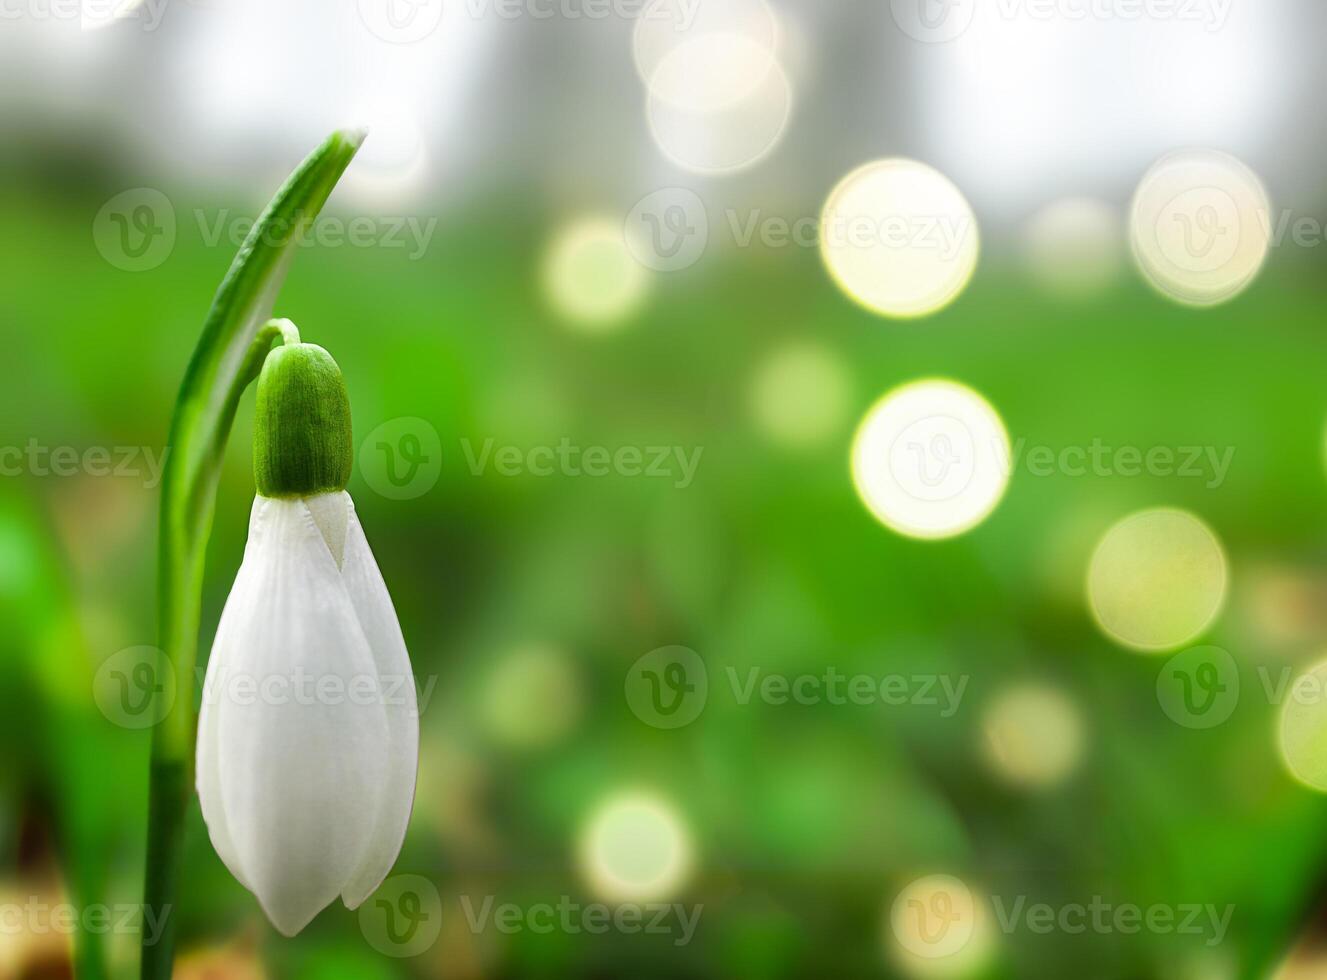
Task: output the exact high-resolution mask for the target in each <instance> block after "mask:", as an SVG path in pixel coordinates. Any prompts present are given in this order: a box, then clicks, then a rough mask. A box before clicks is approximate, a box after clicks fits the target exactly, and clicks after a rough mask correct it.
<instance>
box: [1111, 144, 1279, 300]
mask: <svg viewBox="0 0 1327 980" xmlns="http://www.w3.org/2000/svg"><path fill="white" fill-rule="evenodd" d="M1271 229H1272V204H1271V201H1270V199H1269V198H1268V196H1267V191H1266V189H1265V188H1264V187H1263V184H1262V181H1261V180H1259V178H1258V175H1257V174H1255V173H1254V172H1253V171H1252V170H1250V169H1249V168H1248V167H1247V166H1246V165H1245V164H1243V163H1241V162H1240V161H1239V160H1237V159H1235V158H1234V157H1232V156H1230V155H1229V154H1226V153H1220V152H1218V151H1216V150H1181V151H1179V152H1176V153H1171V154H1169V155H1167V156H1165V157H1163V158H1162V159H1161V160H1159V161H1157V162H1156V163H1155V164H1154V165H1153V166H1152V168H1151V169H1150V170H1149V171H1148V172H1147V174H1146V175H1145V176H1144V177H1143V179H1142V182H1141V183H1140V184H1139V185H1138V191H1137V193H1136V194H1135V195H1134V199H1133V206H1132V210H1131V214H1130V228H1129V237H1130V240H1131V242H1132V244H1133V252H1134V257H1135V259H1136V260H1137V262H1138V266H1139V268H1140V269H1141V270H1142V272H1143V274H1144V275H1145V276H1146V277H1147V278H1148V280H1149V281H1150V282H1151V283H1152V284H1153V285H1155V286H1156V287H1157V288H1158V289H1159V290H1161V292H1162V293H1164V294H1165V295H1167V296H1169V297H1171V298H1173V299H1176V300H1178V301H1180V302H1181V303H1187V304H1190V305H1194V306H1212V305H1215V304H1217V303H1223V302H1225V301H1226V300H1229V299H1232V298H1234V297H1235V296H1237V295H1238V294H1239V293H1241V292H1242V291H1243V290H1244V289H1245V288H1247V287H1248V286H1249V284H1250V283H1252V282H1253V280H1254V279H1255V278H1256V277H1257V275H1258V273H1259V271H1261V269H1262V267H1263V264H1264V262H1265V261H1266V260H1267V254H1268V251H1269V250H1270V248H1271Z"/></svg>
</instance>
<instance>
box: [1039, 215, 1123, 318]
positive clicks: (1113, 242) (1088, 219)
mask: <svg viewBox="0 0 1327 980" xmlns="http://www.w3.org/2000/svg"><path fill="white" fill-rule="evenodd" d="M1124 253H1125V232H1124V220H1123V218H1122V216H1121V214H1120V212H1119V211H1118V210H1117V209H1116V208H1114V207H1112V206H1111V205H1109V204H1107V203H1106V202H1104V201H1097V200H1093V199H1092V198H1086V197H1070V198H1064V199H1062V200H1059V201H1055V202H1054V203H1052V204H1049V205H1047V206H1046V207H1044V208H1042V209H1041V210H1040V211H1038V212H1037V213H1036V214H1035V215H1033V216H1032V218H1031V219H1030V220H1029V221H1028V223H1027V227H1026V229H1025V230H1024V257H1025V259H1026V261H1027V264H1028V268H1029V270H1030V271H1031V273H1032V276H1033V278H1034V279H1036V281H1037V282H1038V284H1040V285H1041V286H1042V288H1044V289H1045V290H1046V291H1047V292H1049V293H1052V294H1053V295H1056V296H1060V297H1063V298H1067V299H1085V298H1090V297H1093V296H1096V295H1099V294H1100V293H1102V292H1104V291H1105V290H1107V289H1108V288H1110V286H1112V285H1113V284H1114V283H1116V282H1117V281H1118V280H1119V278H1120V272H1121V270H1122V269H1123V267H1124Z"/></svg>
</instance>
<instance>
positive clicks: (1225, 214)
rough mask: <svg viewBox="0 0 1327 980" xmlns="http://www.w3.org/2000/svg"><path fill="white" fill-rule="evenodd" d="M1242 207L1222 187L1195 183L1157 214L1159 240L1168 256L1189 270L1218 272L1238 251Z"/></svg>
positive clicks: (1193, 271) (1163, 251) (1174, 262)
mask: <svg viewBox="0 0 1327 980" xmlns="http://www.w3.org/2000/svg"><path fill="white" fill-rule="evenodd" d="M1241 232H1242V228H1241V219H1240V208H1239V204H1238V202H1236V200H1235V198H1234V197H1233V196H1232V195H1231V194H1230V193H1229V192H1228V191H1226V190H1224V189H1222V188H1220V187H1194V188H1191V189H1189V190H1187V191H1184V192H1183V193H1182V194H1178V195H1176V196H1175V197H1174V198H1172V199H1171V200H1170V202H1169V203H1168V204H1167V205H1166V206H1165V207H1163V208H1162V209H1161V211H1160V212H1159V213H1158V214H1157V218H1156V230H1155V234H1156V241H1157V245H1158V247H1159V248H1160V250H1161V253H1162V254H1163V255H1164V256H1165V258H1166V259H1167V260H1168V261H1169V262H1171V263H1172V264H1173V265H1174V266H1175V267H1176V268H1179V269H1183V270H1184V271H1185V272H1190V273H1198V274H1202V273H1212V272H1219V271H1220V270H1221V269H1224V268H1225V267H1226V266H1227V265H1229V264H1230V263H1231V262H1232V261H1233V260H1234V259H1235V256H1236V255H1237V254H1238V252H1239V247H1240V235H1241Z"/></svg>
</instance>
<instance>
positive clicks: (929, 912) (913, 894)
mask: <svg viewBox="0 0 1327 980" xmlns="http://www.w3.org/2000/svg"><path fill="white" fill-rule="evenodd" d="M980 912H981V910H980V908H979V907H978V905H977V900H976V899H975V898H974V897H973V895H972V891H971V890H970V889H969V888H968V886H967V885H965V884H964V883H963V882H962V881H960V880H959V879H958V878H955V877H953V876H952V875H930V876H928V877H925V878H919V879H917V880H916V881H914V882H912V883H911V884H909V885H908V886H907V887H906V888H904V889H903V890H902V891H901V892H899V894H898V897H897V898H895V899H894V904H893V907H892V908H891V910H890V915H889V922H890V927H891V928H892V929H893V932H894V938H895V939H897V940H898V943H899V945H900V946H902V947H903V948H904V949H905V950H907V951H908V952H909V953H911V954H913V955H914V956H918V957H921V958H923V959H928V960H934V959H941V958H945V957H950V956H954V955H956V954H957V953H959V952H961V951H962V950H963V949H964V948H965V947H966V946H967V945H968V943H969V942H971V941H972V936H973V933H974V932H975V931H976V928H977V917H978V915H979V914H980Z"/></svg>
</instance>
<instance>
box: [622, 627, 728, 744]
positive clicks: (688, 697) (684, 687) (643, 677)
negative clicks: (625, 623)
mask: <svg viewBox="0 0 1327 980" xmlns="http://www.w3.org/2000/svg"><path fill="white" fill-rule="evenodd" d="M709 690H710V679H709V671H707V670H706V669H705V661H704V660H702V659H701V658H700V654H698V653H696V651H695V650H691V649H689V648H687V647H682V646H666V647H660V648H659V649H657V650H651V651H650V652H649V653H647V654H645V656H643V657H641V658H640V659H639V660H637V661H636V662H635V663H634V664H632V665H631V669H630V670H629V671H628V672H627V680H626V695H627V705H628V706H629V707H630V708H631V711H632V713H633V714H635V716H636V717H637V718H639V719H640V720H641V721H643V722H645V724H647V725H652V726H653V727H655V728H681V727H682V726H684V725H689V724H691V723H692V722H693V721H695V720H696V719H697V718H699V717H700V713H701V712H702V711H704V710H705V703H706V702H707V701H708V700H709Z"/></svg>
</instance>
